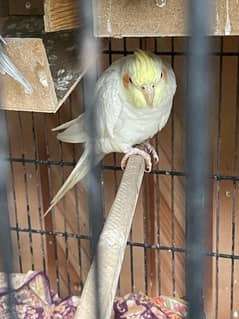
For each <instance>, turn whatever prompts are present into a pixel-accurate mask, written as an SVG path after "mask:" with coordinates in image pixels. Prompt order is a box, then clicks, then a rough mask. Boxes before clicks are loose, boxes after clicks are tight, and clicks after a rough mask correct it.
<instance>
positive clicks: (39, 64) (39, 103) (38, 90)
mask: <svg viewBox="0 0 239 319" xmlns="http://www.w3.org/2000/svg"><path fill="white" fill-rule="evenodd" d="M7 43H8V45H7V46H6V51H7V53H8V55H9V56H10V58H11V60H12V61H13V62H14V63H15V65H16V66H17V68H18V69H19V70H20V72H21V73H22V74H23V75H24V76H25V77H26V79H27V80H28V81H29V82H30V83H31V85H32V87H33V92H32V93H29V94H28V93H25V91H24V88H23V87H22V86H21V84H20V83H18V82H17V81H15V80H14V79H12V78H11V77H10V76H8V75H4V76H3V75H1V81H2V85H3V87H4V90H3V95H2V100H1V103H2V105H1V108H2V109H6V110H16V111H23V110H24V111H35V112H53V111H54V110H55V109H56V105H57V98H56V93H55V89H54V84H53V80H52V76H51V72H50V68H49V64H48V59H47V55H46V51H45V48H44V45H43V42H42V40H41V39H17V38H15V39H14V38H11V39H7Z"/></svg>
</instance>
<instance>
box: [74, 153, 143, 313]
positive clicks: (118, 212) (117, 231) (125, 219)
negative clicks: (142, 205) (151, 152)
mask: <svg viewBox="0 0 239 319" xmlns="http://www.w3.org/2000/svg"><path fill="white" fill-rule="evenodd" d="M144 168H145V164H144V160H143V158H142V157H140V156H137V155H136V156H131V157H130V158H129V160H128V164H127V167H126V170H125V172H124V175H123V177H122V181H121V184H120V187H119V190H118V193H117V195H116V198H115V201H114V203H113V206H112V208H111V210H110V213H109V216H108V218H107V221H106V223H105V226H104V228H103V230H102V233H101V235H100V239H99V242H98V247H97V256H98V258H97V274H98V276H99V277H98V278H99V279H98V282H99V291H98V298H99V300H98V303H100V312H101V318H104V319H109V318H110V316H111V312H112V306H113V301H114V297H115V294H116V289H117V284H118V280H119V275H120V270H121V266H122V262H123V258H124V254H125V248H126V244H127V240H128V236H129V232H130V228H131V224H132V220H133V216H134V211H135V207H136V203H137V199H138V195H139V191H140V186H141V183H142V179H143V174H144ZM95 269H96V260H95V258H94V260H93V262H92V265H91V267H90V270H89V273H88V277H87V280H86V283H85V286H84V289H83V292H82V295H81V302H80V306H79V307H78V309H77V311H76V314H75V317H74V319H99V318H96V311H95V303H96V302H97V301H96V299H95V298H96V293H95Z"/></svg>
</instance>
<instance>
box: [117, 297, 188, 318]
mask: <svg viewBox="0 0 239 319" xmlns="http://www.w3.org/2000/svg"><path fill="white" fill-rule="evenodd" d="M114 313H115V316H114V319H183V318H186V315H187V307H186V304H185V302H184V301H183V300H181V299H173V298H170V297H166V296H160V297H155V298H149V297H147V296H145V295H143V294H129V295H126V296H125V297H123V298H117V299H116V301H115V302H114Z"/></svg>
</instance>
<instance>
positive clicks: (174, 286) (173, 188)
mask: <svg viewBox="0 0 239 319" xmlns="http://www.w3.org/2000/svg"><path fill="white" fill-rule="evenodd" d="M171 48H172V53H173V52H174V38H172V40H171ZM171 65H172V68H174V55H173V54H172V56H171ZM173 104H174V103H173ZM173 106H174V105H173ZM174 122H175V112H174V107H173V108H172V112H171V170H172V171H173V170H174V136H175V127H174ZM174 181H175V179H174V176H173V175H172V176H171V215H172V222H171V229H172V237H171V245H172V247H173V248H174V247H175V208H174V207H175V205H174V204H175V203H174V200H175V198H174V191H175V187H174ZM172 281H173V282H172V283H173V285H172V287H173V291H172V294H173V296H175V295H176V278H175V252H174V249H172Z"/></svg>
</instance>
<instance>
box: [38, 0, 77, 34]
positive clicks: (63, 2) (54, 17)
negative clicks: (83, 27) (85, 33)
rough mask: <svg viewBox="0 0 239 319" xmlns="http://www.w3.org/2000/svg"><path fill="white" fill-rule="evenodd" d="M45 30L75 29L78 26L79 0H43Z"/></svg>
mask: <svg viewBox="0 0 239 319" xmlns="http://www.w3.org/2000/svg"><path fill="white" fill-rule="evenodd" d="M44 12H45V15H44V21H45V31H46V32H53V31H60V30H68V29H75V28H77V27H79V26H80V19H79V13H80V1H78V0H45V4H44Z"/></svg>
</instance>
